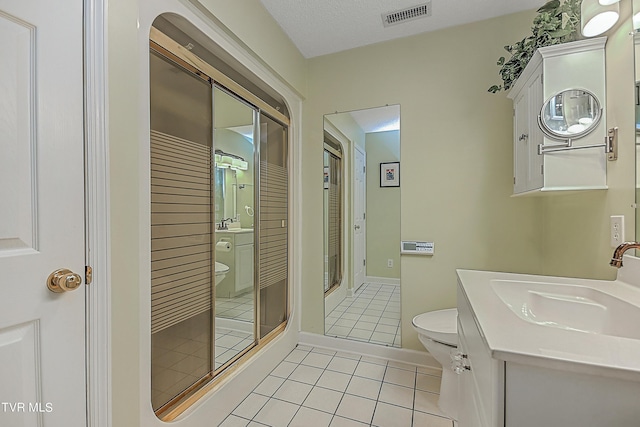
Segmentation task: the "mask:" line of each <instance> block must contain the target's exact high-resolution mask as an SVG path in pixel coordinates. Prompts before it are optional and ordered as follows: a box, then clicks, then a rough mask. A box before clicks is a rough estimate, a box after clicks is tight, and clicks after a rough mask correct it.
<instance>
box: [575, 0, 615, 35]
mask: <svg viewBox="0 0 640 427" xmlns="http://www.w3.org/2000/svg"><path fill="white" fill-rule="evenodd" d="M610 1H611V0H600V1H598V0H583V1H582V5H581V6H580V14H581V17H580V21H581V27H582V35H583V36H585V37H595V36H599V35H600V34H602V33H604V32H606V31H608V30H609V29H610V28H611V27H613V26H614V25H615V23H616V22H618V18H619V17H620V7H619V5H618V3H617V2H614V3H611V4H602V3H603V2H605V3H606V2H610Z"/></svg>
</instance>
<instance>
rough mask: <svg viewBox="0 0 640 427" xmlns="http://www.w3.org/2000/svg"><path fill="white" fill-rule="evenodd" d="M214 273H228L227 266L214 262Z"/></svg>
mask: <svg viewBox="0 0 640 427" xmlns="http://www.w3.org/2000/svg"><path fill="white" fill-rule="evenodd" d="M215 271H216V274H226V273H227V272H228V271H229V266H228V265H227V264H223V263H221V262H218V261H216V263H215Z"/></svg>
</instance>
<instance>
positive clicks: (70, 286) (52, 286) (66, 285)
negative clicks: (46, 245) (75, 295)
mask: <svg viewBox="0 0 640 427" xmlns="http://www.w3.org/2000/svg"><path fill="white" fill-rule="evenodd" d="M81 284H82V277H80V275H79V274H76V273H74V272H73V271H71V270H69V269H67V268H61V269H59V270H56V271H54V272H53V273H51V274H50V275H49V277H48V278H47V288H49V290H50V291H51V292H55V293H61V292H69V291H73V290H75V289H78V287H80V285H81Z"/></svg>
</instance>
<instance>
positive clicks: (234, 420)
mask: <svg viewBox="0 0 640 427" xmlns="http://www.w3.org/2000/svg"><path fill="white" fill-rule="evenodd" d="M248 424H249V420H246V419H244V418H240V417H237V416H235V415H229V416H228V417H227V418H225V420H224V421H223V422H222V424H220V426H219V427H246V426H247V425H248Z"/></svg>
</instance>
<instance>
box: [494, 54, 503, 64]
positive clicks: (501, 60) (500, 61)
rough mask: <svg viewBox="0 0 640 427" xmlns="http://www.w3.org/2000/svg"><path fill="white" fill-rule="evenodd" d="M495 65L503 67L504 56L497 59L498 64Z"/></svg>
mask: <svg viewBox="0 0 640 427" xmlns="http://www.w3.org/2000/svg"><path fill="white" fill-rule="evenodd" d="M496 65H504V56H501V57H500V58H499V59H498V62H497V63H496Z"/></svg>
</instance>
